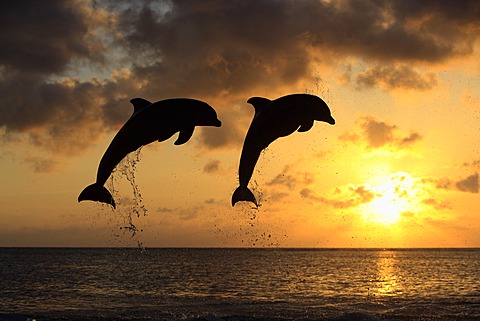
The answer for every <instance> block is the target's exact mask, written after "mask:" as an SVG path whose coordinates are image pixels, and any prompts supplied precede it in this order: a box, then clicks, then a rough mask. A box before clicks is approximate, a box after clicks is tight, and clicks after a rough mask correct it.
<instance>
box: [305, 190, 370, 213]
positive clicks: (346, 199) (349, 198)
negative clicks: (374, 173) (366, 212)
mask: <svg viewBox="0 0 480 321" xmlns="http://www.w3.org/2000/svg"><path fill="white" fill-rule="evenodd" d="M300 195H301V196H303V197H305V198H308V199H312V200H315V201H319V202H322V203H325V204H328V205H330V206H333V207H334V208H341V209H346V208H351V207H356V206H358V205H361V204H366V203H370V202H371V201H372V200H373V199H374V198H375V197H376V196H379V195H377V194H376V193H375V192H374V191H372V190H371V189H370V188H369V186H367V185H349V186H347V187H337V188H336V190H335V192H334V193H333V195H330V196H329V197H325V196H318V195H316V194H315V192H313V191H312V190H311V189H309V188H304V189H302V190H301V191H300Z"/></svg>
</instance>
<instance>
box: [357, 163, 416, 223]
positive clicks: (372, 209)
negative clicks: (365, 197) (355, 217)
mask: <svg viewBox="0 0 480 321" xmlns="http://www.w3.org/2000/svg"><path fill="white" fill-rule="evenodd" d="M370 189H371V191H372V192H373V194H374V198H373V199H372V201H371V202H369V203H365V204H362V205H361V206H360V212H361V214H362V215H363V219H364V221H366V222H372V223H380V224H383V225H386V226H390V225H392V224H394V223H397V222H398V221H399V220H400V219H401V218H402V213H403V212H407V211H411V210H412V204H413V203H414V202H412V200H413V199H415V195H414V192H415V181H414V179H413V178H412V177H411V176H410V174H408V173H404V172H398V173H395V174H392V175H390V176H389V177H388V178H386V179H382V180H379V181H378V182H377V183H376V184H375V186H371V187H370Z"/></svg>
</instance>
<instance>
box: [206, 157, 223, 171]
mask: <svg viewBox="0 0 480 321" xmlns="http://www.w3.org/2000/svg"><path fill="white" fill-rule="evenodd" d="M219 168H220V161H219V160H212V161H210V162H208V163H207V164H205V166H204V167H203V172H204V173H215V172H216V171H218V169H219Z"/></svg>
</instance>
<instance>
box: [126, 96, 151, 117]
mask: <svg viewBox="0 0 480 321" xmlns="http://www.w3.org/2000/svg"><path fill="white" fill-rule="evenodd" d="M130 102H131V103H132V105H133V113H134V114H136V113H138V112H139V111H141V110H143V109H145V107H147V106H150V105H151V104H152V103H151V102H149V101H148V100H146V99H143V98H133V99H130Z"/></svg>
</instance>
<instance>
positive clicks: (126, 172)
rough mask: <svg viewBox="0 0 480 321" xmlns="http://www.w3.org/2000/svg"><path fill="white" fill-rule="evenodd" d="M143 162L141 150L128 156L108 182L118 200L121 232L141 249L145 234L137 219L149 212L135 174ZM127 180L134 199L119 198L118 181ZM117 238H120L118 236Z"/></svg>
mask: <svg viewBox="0 0 480 321" xmlns="http://www.w3.org/2000/svg"><path fill="white" fill-rule="evenodd" d="M140 160H141V148H139V149H138V150H136V151H135V152H132V153H130V154H128V155H127V156H126V157H125V158H124V159H123V160H122V161H121V162H120V163H119V164H118V165H117V167H116V168H115V170H114V171H113V172H112V175H111V176H110V179H109V181H108V184H109V189H110V190H111V191H112V195H114V197H115V198H116V199H118V200H119V201H118V204H117V205H118V206H117V211H115V212H116V213H118V214H119V215H120V217H121V218H122V221H123V222H122V223H121V226H120V227H119V230H120V231H122V232H123V234H129V235H130V237H131V238H134V239H135V240H136V241H137V245H138V246H139V247H141V246H142V245H143V242H141V241H140V236H139V233H141V232H143V229H141V228H139V227H138V226H137V225H138V223H136V222H135V220H136V219H139V218H140V217H145V216H147V215H148V210H147V208H146V207H145V205H144V204H143V197H142V193H141V192H140V189H139V187H138V184H137V183H136V179H135V173H136V170H137V165H138V163H139V162H140ZM122 178H125V179H126V181H127V183H128V184H129V185H130V186H131V188H132V192H133V198H132V199H130V198H128V197H123V198H120V197H119V190H118V189H117V188H116V187H115V185H116V181H117V180H120V179H122ZM115 236H118V237H119V236H120V235H119V234H116V235H115Z"/></svg>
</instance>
